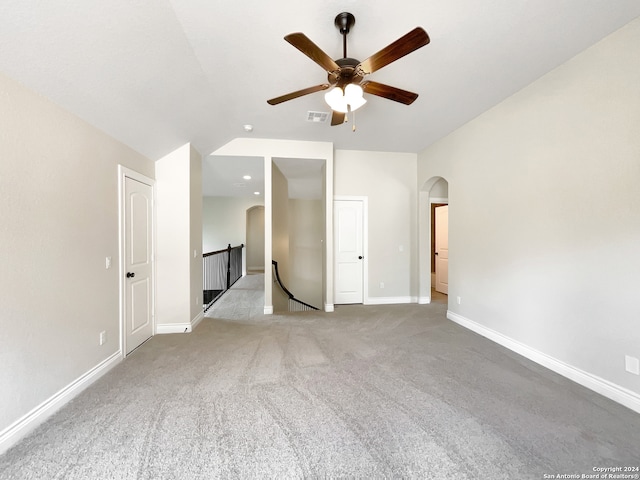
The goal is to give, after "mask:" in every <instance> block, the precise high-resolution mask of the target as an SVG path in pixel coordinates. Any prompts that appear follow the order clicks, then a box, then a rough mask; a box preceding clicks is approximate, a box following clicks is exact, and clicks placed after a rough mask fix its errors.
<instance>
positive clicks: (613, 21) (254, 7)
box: [0, 0, 640, 193]
mask: <svg viewBox="0 0 640 480" xmlns="http://www.w3.org/2000/svg"><path fill="white" fill-rule="evenodd" d="M342 11H348V12H351V13H353V14H354V15H355V17H356V24H355V26H354V27H353V29H352V31H351V33H350V35H349V37H348V50H349V51H348V53H349V56H350V57H355V58H358V59H359V60H364V59H365V58H367V57H369V56H370V55H371V54H373V53H374V52H376V51H378V50H380V49H381V48H383V47H385V46H386V45H388V44H389V43H391V42H392V41H394V40H396V39H397V38H399V37H400V36H402V35H404V34H405V33H407V32H408V31H409V30H411V29H413V28H414V27H416V26H422V27H423V28H424V29H425V30H426V31H427V32H428V33H429V36H430V37H431V43H430V44H429V45H427V46H426V47H423V48H422V49H420V50H418V51H416V52H414V53H412V54H410V55H409V56H407V57H404V58H402V59H400V60H398V61H397V62H395V63H393V64H391V65H389V66H387V67H385V68H383V69H381V70H379V71H377V72H374V73H373V74H372V75H371V76H370V77H369V78H370V79H372V80H376V81H378V82H382V83H387V84H390V85H393V86H396V87H399V88H402V89H405V90H410V91H414V92H417V93H419V94H420V97H419V98H418V99H417V100H416V102H415V103H414V104H413V105H411V106H405V105H401V104H398V103H395V102H391V101H389V100H385V99H382V98H379V97H371V96H368V100H369V101H368V103H367V104H366V105H365V106H364V107H363V108H362V109H361V110H358V112H357V127H358V128H357V131H356V132H355V133H354V132H352V131H351V128H350V126H349V125H341V126H338V127H331V126H330V125H329V124H318V123H309V122H306V116H307V112H308V111H310V110H312V111H328V108H327V107H326V105H325V104H324V100H323V95H322V93H315V94H312V95H308V96H306V97H302V98H299V99H296V100H292V101H290V102H287V103H284V104H281V105H277V106H270V105H268V104H267V102H266V100H267V99H269V98H273V97H276V96H279V95H282V94H285V93H288V92H291V91H294V90H299V89H302V88H305V87H309V86H313V85H317V84H320V83H324V82H325V80H326V74H325V73H324V72H323V70H322V69H321V68H320V67H319V66H317V65H316V64H314V63H313V62H312V61H311V60H309V59H308V58H307V57H305V56H304V55H303V54H302V53H300V52H299V51H298V50H296V49H295V48H293V47H292V46H291V45H289V44H288V43H286V42H285V41H284V40H283V37H284V36H285V35H286V34H288V33H292V32H298V31H300V32H303V33H305V34H306V35H307V36H308V37H309V38H310V39H311V40H312V41H313V42H315V43H316V44H317V45H318V46H320V48H322V49H323V50H324V51H326V52H327V53H328V54H329V55H330V56H332V57H334V58H339V57H341V56H342V43H341V42H342V39H341V36H340V35H339V32H338V30H337V29H336V27H335V26H334V24H333V21H334V18H335V16H336V14H338V13H339V12H342ZM638 15H640V2H639V1H638V0H613V1H612V0H535V1H534V0H492V1H485V2H478V1H476V0H431V1H429V2H425V1H424V0H398V1H395V2H389V1H388V0H385V1H383V0H366V1H365V0H341V1H337V0H324V1H322V2H301V1H299V0H273V1H264V0H245V1H243V2H232V1H222V0H206V1H205V0H135V1H134V0H109V1H108V2H105V1H102V0H100V1H99V0H48V1H46V2H45V1H39V0H3V1H2V2H0V71H2V72H3V73H5V74H7V75H8V76H9V77H12V78H14V79H16V80H18V81H20V82H22V83H23V84H25V85H27V86H28V87H30V88H32V89H34V90H35V91H37V92H39V93H41V94H42V95H44V96H46V97H49V98H50V99H52V100H53V101H54V102H56V103H58V104H59V105H61V106H63V107H65V108H67V109H68V110H70V111H72V112H74V113H75V114H77V115H78V116H80V117H81V118H83V119H84V120H86V121H87V122H89V123H91V124H93V125H95V126H96V127H98V128H100V129H102V130H103V131H105V132H107V133H109V134H110V135H112V136H113V137H115V138H117V139H118V140H120V141H122V142H123V143H125V144H127V145H129V146H131V147H132V148H134V149H135V150H137V151H139V152H141V153H143V154H144V155H147V156H148V157H150V158H152V159H157V158H160V157H162V156H163V155H165V154H167V153H169V152H171V151H173V150H174V149H176V148H178V147H179V146H181V145H183V144H185V143H187V142H191V143H192V144H193V145H194V147H195V148H196V149H197V150H198V151H199V152H200V153H202V154H203V155H208V154H209V153H211V152H212V151H214V150H215V149H217V148H219V147H221V146H222V145H224V144H225V143H227V142H228V141H230V140H232V139H233V138H236V137H243V136H247V135H251V136H253V137H256V138H279V139H294V140H311V141H327V142H333V143H334V145H335V147H336V148H338V149H359V150H376V151H397V152H419V151H421V150H423V149H424V148H425V147H427V146H428V145H430V144H431V143H433V142H434V141H436V140H438V139H439V138H441V137H442V136H444V135H446V134H447V133H449V132H451V131H453V130H455V129H456V128H458V127H460V126H461V125H463V124H464V123H466V122H468V121H469V120H471V119H472V118H474V117H476V116H477V115H479V114H480V113H482V112H483V111H485V110H487V109H488V108H490V107H491V106H493V105H495V104H496V103H498V102H500V101H501V100H503V99H504V98H506V97H508V96H510V95H511V94H513V93H515V92H516V91H518V90H520V89H521V88H523V87H524V86H526V85H528V84H529V83H531V82H532V81H534V80H536V79H537V78H539V77H540V76H542V75H544V74H545V73H546V72H548V71H549V70H551V69H553V68H554V67H556V66H558V65H560V64H561V63H563V62H565V61H566V60H568V59H569V58H571V57H572V56H574V55H575V54H577V53H578V52H580V51H582V50H584V49H585V48H587V47H589V46H590V45H592V44H594V43H595V42H597V41H598V40H600V39H601V38H603V37H604V36H606V35H607V34H609V33H611V32H613V31H614V30H616V29H618V28H619V27H621V26H622V25H624V24H626V23H628V22H629V21H631V20H633V19H634V18H635V17H637V16H638ZM244 124H252V125H253V126H254V130H253V132H252V133H250V134H248V133H246V132H245V131H244V130H243V128H242V126H243V125H244ZM218 161H222V162H227V163H228V162H235V165H236V166H237V168H238V170H239V171H243V168H244V165H243V162H245V161H247V162H249V164H250V163H251V160H247V159H233V160H232V159H218ZM228 167H229V165H227V167H225V168H227V169H228ZM247 168H248V167H247ZM204 170H205V171H206V172H208V171H210V170H213V171H216V172H217V174H220V173H221V172H224V171H225V170H224V169H220V168H216V167H207V166H205V168H204ZM231 173H232V172H231ZM240 181H241V178H240V179H238V180H237V181H236V182H233V183H238V182H240ZM205 184H206V182H205ZM251 188H252V187H251ZM251 188H250V189H249V190H251V193H252V192H253V190H252V189H251Z"/></svg>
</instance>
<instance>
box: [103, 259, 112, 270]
mask: <svg viewBox="0 0 640 480" xmlns="http://www.w3.org/2000/svg"><path fill="white" fill-rule="evenodd" d="M104 268H106V269H107V270H109V269H110V268H111V257H106V258H105V259H104Z"/></svg>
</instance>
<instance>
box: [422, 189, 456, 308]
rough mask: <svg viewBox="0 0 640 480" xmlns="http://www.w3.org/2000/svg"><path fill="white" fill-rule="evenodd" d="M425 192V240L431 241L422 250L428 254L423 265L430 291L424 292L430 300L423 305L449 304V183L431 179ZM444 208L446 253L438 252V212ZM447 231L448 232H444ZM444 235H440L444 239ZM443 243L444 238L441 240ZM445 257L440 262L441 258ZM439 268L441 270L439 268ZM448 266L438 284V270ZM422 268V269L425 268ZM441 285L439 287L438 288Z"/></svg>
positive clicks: (442, 232) (443, 226)
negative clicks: (445, 214) (445, 213)
mask: <svg viewBox="0 0 640 480" xmlns="http://www.w3.org/2000/svg"><path fill="white" fill-rule="evenodd" d="M423 192H425V194H426V195H425V197H426V198H425V204H426V205H425V206H426V207H427V211H428V215H425V216H424V217H423V218H424V221H425V227H426V228H425V233H427V236H426V237H424V238H425V240H426V239H427V238H428V239H429V244H428V245H427V244H426V242H425V243H424V244H423V246H421V249H425V250H426V251H427V252H428V261H427V262H426V264H423V267H426V269H427V270H425V271H424V275H423V274H421V276H423V278H428V279H429V289H428V290H427V291H425V292H424V294H426V293H427V292H428V295H429V298H428V301H427V302H423V303H430V302H433V303H448V296H447V295H448V250H449V249H448V205H449V183H448V182H447V180H446V179H444V178H442V177H434V178H431V179H430V180H429V181H428V182H426V183H425V185H424V186H423ZM442 207H447V208H446V210H447V216H446V225H443V224H442V223H441V222H442V219H441V220H440V230H442V231H441V232H440V233H441V234H444V233H446V239H447V241H446V244H445V245H444V247H445V248H444V249H445V252H442V253H440V252H439V251H438V246H437V243H438V238H437V237H438V230H439V228H438V226H439V225H438V222H437V221H436V210H437V209H441V208H442ZM445 229H446V232H445V231H444V230H445ZM442 236H443V235H440V237H442ZM440 241H441V242H442V238H440ZM440 256H443V257H444V258H442V259H441V260H440V261H439V257H440ZM438 266H439V267H440V268H438ZM445 266H446V272H441V273H443V274H444V275H441V278H440V282H438V274H437V270H442V269H443V268H444V267H445ZM423 267H421V268H423ZM438 285H439V286H438Z"/></svg>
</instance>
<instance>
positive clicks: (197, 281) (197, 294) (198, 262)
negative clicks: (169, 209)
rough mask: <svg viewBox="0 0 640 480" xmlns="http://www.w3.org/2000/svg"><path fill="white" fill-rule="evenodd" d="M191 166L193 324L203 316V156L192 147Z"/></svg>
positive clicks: (190, 249)
mask: <svg viewBox="0 0 640 480" xmlns="http://www.w3.org/2000/svg"><path fill="white" fill-rule="evenodd" d="M189 153H190V155H189V165H190V175H189V184H190V186H189V194H190V198H189V202H190V205H189V221H190V225H189V234H190V238H189V242H190V248H189V252H190V253H191V266H190V275H189V278H190V286H191V292H190V293H191V295H190V297H189V302H191V316H190V319H191V322H194V321H195V320H196V319H197V318H198V316H199V315H201V314H202V311H203V310H202V309H203V307H202V305H203V298H202V156H201V155H200V154H199V153H198V151H197V150H196V149H195V148H193V146H191V145H190V152H189Z"/></svg>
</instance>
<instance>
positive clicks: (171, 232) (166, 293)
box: [156, 144, 202, 333]
mask: <svg viewBox="0 0 640 480" xmlns="http://www.w3.org/2000/svg"><path fill="white" fill-rule="evenodd" d="M201 164H202V159H201V157H200V155H199V154H198V152H197V151H195V150H194V149H193V148H192V147H191V145H190V144H186V145H183V146H182V147H180V148H178V149H177V150H175V151H174V152H171V153H170V154H168V155H166V156H164V157H163V158H161V159H159V160H158V161H157V162H156V180H157V184H156V189H157V194H156V198H157V205H156V218H157V226H156V231H157V257H156V271H157V274H156V278H157V286H156V291H157V298H156V327H157V328H156V331H157V332H159V333H170V332H173V331H184V328H185V327H184V325H189V328H190V325H191V323H193V322H194V321H197V317H198V315H200V314H201V313H202V174H201ZM194 252H195V254H194Z"/></svg>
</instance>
